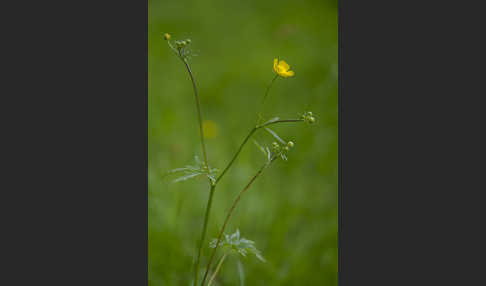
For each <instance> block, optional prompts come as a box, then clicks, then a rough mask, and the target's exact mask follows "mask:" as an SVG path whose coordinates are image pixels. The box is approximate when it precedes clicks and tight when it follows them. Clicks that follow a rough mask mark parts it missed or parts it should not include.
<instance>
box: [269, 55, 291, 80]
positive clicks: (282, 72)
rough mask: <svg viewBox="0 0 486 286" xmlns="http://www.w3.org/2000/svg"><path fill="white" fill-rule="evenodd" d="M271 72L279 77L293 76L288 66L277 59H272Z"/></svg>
mask: <svg viewBox="0 0 486 286" xmlns="http://www.w3.org/2000/svg"><path fill="white" fill-rule="evenodd" d="M273 71H274V72H275V73H276V74H278V75H279V76H281V77H291V76H294V71H291V70H290V66H289V64H287V63H286V62H285V61H284V60H281V61H279V60H278V59H274V60H273Z"/></svg>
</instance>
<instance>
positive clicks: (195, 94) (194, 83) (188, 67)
mask: <svg viewBox="0 0 486 286" xmlns="http://www.w3.org/2000/svg"><path fill="white" fill-rule="evenodd" d="M182 61H183V62H184V65H185V66H186V69H187V72H188V73H189V76H190V77H191V81H192V87H193V89H194V97H195V98H196V106H197V114H198V119H199V135H200V137H201V146H202V152H203V155H204V163H205V165H206V168H207V169H208V171H209V164H208V154H207V152H206V143H205V142H204V131H203V126H202V115H201V102H200V100H199V95H198V93H197V86H196V81H195V80H194V76H193V74H192V71H191V67H190V66H189V63H188V62H187V60H186V59H185V58H184V59H183V60H182Z"/></svg>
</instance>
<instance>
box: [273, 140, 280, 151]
mask: <svg viewBox="0 0 486 286" xmlns="http://www.w3.org/2000/svg"><path fill="white" fill-rule="evenodd" d="M272 147H273V150H275V151H278V150H280V145H278V143H277V142H273V143H272Z"/></svg>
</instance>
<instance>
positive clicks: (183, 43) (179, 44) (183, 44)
mask: <svg viewBox="0 0 486 286" xmlns="http://www.w3.org/2000/svg"><path fill="white" fill-rule="evenodd" d="M190 43H191V39H186V40H182V41H175V44H176V47H177V48H178V49H181V48H184V47H186V46H187V45H189V44H190Z"/></svg>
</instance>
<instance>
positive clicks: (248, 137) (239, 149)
mask: <svg viewBox="0 0 486 286" xmlns="http://www.w3.org/2000/svg"><path fill="white" fill-rule="evenodd" d="M302 121H304V120H303V119H283V120H276V121H272V122H268V123H265V124H263V125H257V126H255V127H254V128H253V129H252V130H251V131H250V133H248V135H247V136H246V137H245V139H244V140H243V142H242V143H241V145H240V147H239V148H238V150H237V151H236V153H235V155H233V158H232V159H231V161H230V162H229V163H228V165H226V167H225V168H224V170H223V172H221V175H219V176H218V178H217V179H216V183H218V182H219V180H221V178H223V176H224V174H226V172H227V171H228V170H229V168H230V167H231V166H232V165H233V162H234V161H235V160H236V158H237V157H238V155H239V154H240V152H241V150H242V149H243V146H245V144H246V142H248V139H250V138H251V136H252V135H253V133H255V131H257V130H258V129H260V128H263V127H267V126H269V125H272V124H277V123H286V122H302Z"/></svg>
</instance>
